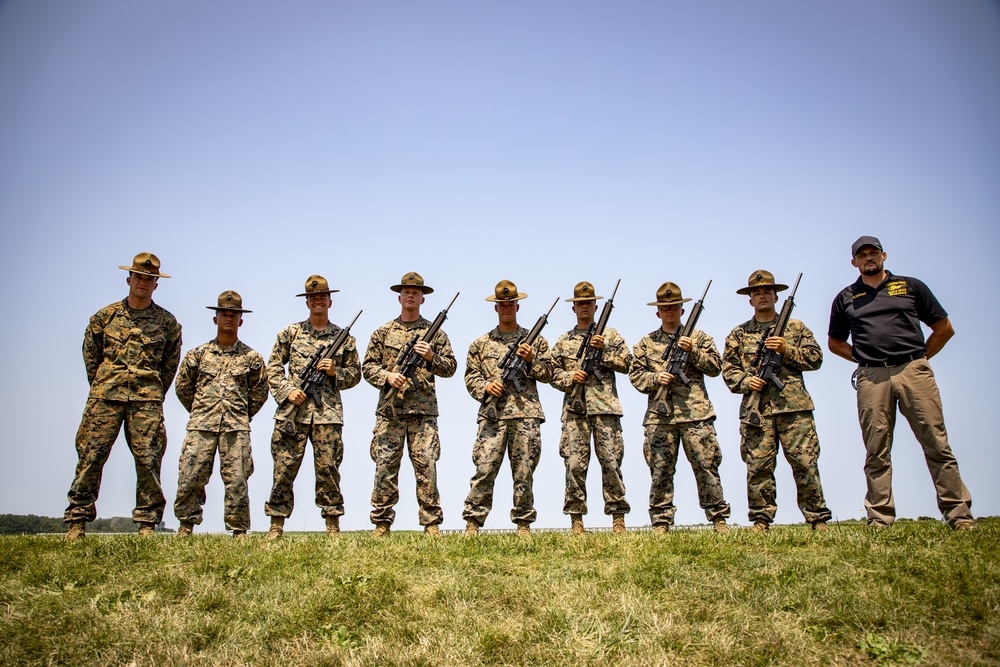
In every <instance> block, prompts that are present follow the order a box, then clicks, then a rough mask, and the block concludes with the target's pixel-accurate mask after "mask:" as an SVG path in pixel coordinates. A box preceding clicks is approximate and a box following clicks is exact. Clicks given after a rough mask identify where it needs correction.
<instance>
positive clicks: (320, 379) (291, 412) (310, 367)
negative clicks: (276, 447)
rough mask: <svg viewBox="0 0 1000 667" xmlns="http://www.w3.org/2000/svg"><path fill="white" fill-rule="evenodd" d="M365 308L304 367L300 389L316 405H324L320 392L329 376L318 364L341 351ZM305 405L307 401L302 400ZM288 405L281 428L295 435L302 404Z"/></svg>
mask: <svg viewBox="0 0 1000 667" xmlns="http://www.w3.org/2000/svg"><path fill="white" fill-rule="evenodd" d="M363 312H364V311H363V310H359V311H358V314H357V315H355V316H354V319H353V320H351V323H350V324H348V325H347V328H346V329H341V330H340V331H338V332H337V334H336V335H335V336H334V337H333V340H332V341H331V342H330V344H329V345H325V346H323V347H321V348H320V349H318V350H316V352H315V354H313V356H312V357H310V359H309V363H308V364H306V367H305V368H303V369H302V372H301V373H299V379H300V380H302V384H301V385H299V389H301V390H302V391H304V392H305V393H306V396H308V397H309V398H311V399H312V400H313V403H315V404H316V407H317V408H318V407H321V406H322V405H323V396H322V394H321V393H320V389H322V387H323V385H325V384H326V380H327V378H328V377H329V376H328V375H327V374H326V372H325V371H320V370H317V369H316V366H317V365H318V364H319V362H320V361H322V360H323V359H333V357H334V355H336V354H337V353H338V352H340V348H342V347H343V346H344V344H345V343H346V342H347V338H348V337H349V336H350V335H351V327H353V326H354V323H355V322H357V321H358V318H359V317H361V313H363ZM302 403H303V405H305V401H303V402H302ZM288 405H289V406H291V407H290V408H288V409H287V412H288V414H287V415H286V416H285V421H284V423H282V425H281V430H282V431H283V432H284V433H286V434H288V435H295V418H296V417H297V416H298V414H299V409H300V408H301V407H302V406H301V405H295V404H294V403H292V402H291V401H288Z"/></svg>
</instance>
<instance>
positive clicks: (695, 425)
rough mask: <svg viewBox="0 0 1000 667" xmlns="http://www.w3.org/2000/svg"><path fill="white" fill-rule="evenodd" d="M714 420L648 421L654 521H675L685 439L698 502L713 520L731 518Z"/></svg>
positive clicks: (647, 453) (645, 444) (645, 451)
mask: <svg viewBox="0 0 1000 667" xmlns="http://www.w3.org/2000/svg"><path fill="white" fill-rule="evenodd" d="M713 421H714V420H712V419H707V420H703V421H698V422H684V423H682V424H678V425H676V426H673V425H668V424H647V425H646V429H645V431H646V433H645V436H646V437H645V441H644V442H643V447H642V453H643V455H644V456H645V457H646V465H648V466H649V473H650V477H651V480H650V485H649V520H650V522H651V523H653V524H654V525H655V524H658V523H665V524H668V525H673V523H674V514H675V513H676V511H677V508H676V507H675V506H674V473H675V471H676V470H677V454H678V450H679V447H680V445H681V443H683V445H684V454H685V455H686V456H687V459H688V461H689V462H690V463H691V469H692V470H693V471H694V478H695V482H696V483H697V485H698V504H699V505H700V506H701V508H702V509H703V510H705V517H706V518H707V519H708V520H709V521H715V520H716V519H728V518H729V503H727V502H726V499H725V498H724V497H723V494H722V481H721V479H720V478H719V465H720V464H721V463H722V450H721V449H720V448H719V441H718V439H717V438H716V434H715V424H714V423H713Z"/></svg>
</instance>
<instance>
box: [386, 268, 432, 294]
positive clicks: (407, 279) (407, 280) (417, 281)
mask: <svg viewBox="0 0 1000 667" xmlns="http://www.w3.org/2000/svg"><path fill="white" fill-rule="evenodd" d="M404 287H413V288H415V289H418V290H420V291H421V292H423V293H424V294H430V293H431V292H433V291H434V290H433V289H431V288H430V287H428V286H427V285H425V284H424V279H423V276H421V275H420V274H419V273H416V272H415V271H410V272H409V273H407V274H406V275H405V276H403V277H402V278H400V279H399V284H398V285H393V286H392V287H390V288H389V289H391V290H392V291H393V292H402V291H403V288H404Z"/></svg>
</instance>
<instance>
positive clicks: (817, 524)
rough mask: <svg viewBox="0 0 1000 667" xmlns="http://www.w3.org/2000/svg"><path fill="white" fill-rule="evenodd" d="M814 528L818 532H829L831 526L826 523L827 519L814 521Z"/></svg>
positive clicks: (812, 524)
mask: <svg viewBox="0 0 1000 667" xmlns="http://www.w3.org/2000/svg"><path fill="white" fill-rule="evenodd" d="M810 525H811V526H812V529H813V530H815V531H816V532H817V533H829V532H830V526H828V525H826V521H813V522H812V523H811V524H810Z"/></svg>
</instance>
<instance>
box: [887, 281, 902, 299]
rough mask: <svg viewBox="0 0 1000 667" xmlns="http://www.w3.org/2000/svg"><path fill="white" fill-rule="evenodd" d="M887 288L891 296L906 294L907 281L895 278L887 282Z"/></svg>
mask: <svg viewBox="0 0 1000 667" xmlns="http://www.w3.org/2000/svg"><path fill="white" fill-rule="evenodd" d="M885 289H886V294H888V295H889V296H906V281H905V280H894V281H892V282H891V283H888V284H886V286H885Z"/></svg>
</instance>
